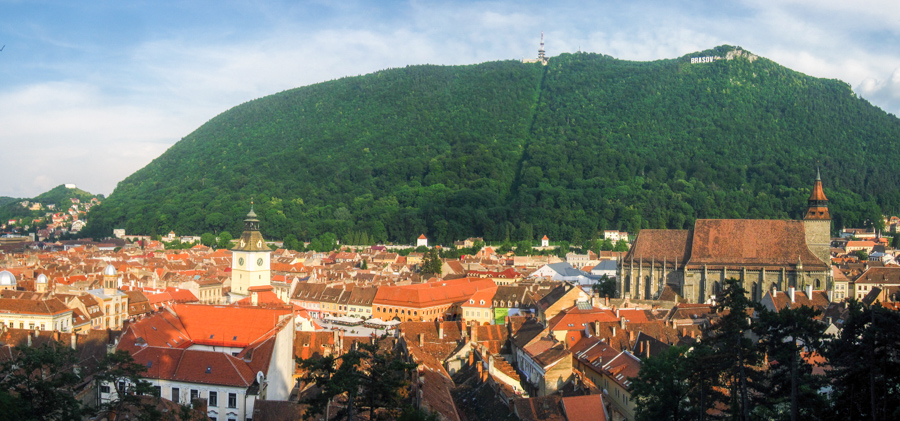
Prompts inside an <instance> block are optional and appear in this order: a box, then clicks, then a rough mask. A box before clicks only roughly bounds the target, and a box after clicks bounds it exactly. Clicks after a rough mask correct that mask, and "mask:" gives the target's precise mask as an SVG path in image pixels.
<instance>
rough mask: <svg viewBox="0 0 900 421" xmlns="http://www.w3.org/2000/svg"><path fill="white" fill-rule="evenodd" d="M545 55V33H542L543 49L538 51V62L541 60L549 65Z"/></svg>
mask: <svg viewBox="0 0 900 421" xmlns="http://www.w3.org/2000/svg"><path fill="white" fill-rule="evenodd" d="M544 53H545V51H544V31H541V49H540V50H538V60H540V61H541V62H542V63H544V64H547V56H546V55H545V54H544Z"/></svg>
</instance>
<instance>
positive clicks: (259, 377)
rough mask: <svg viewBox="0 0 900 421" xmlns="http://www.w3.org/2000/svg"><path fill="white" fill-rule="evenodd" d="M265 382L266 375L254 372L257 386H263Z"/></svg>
mask: <svg viewBox="0 0 900 421" xmlns="http://www.w3.org/2000/svg"><path fill="white" fill-rule="evenodd" d="M265 380H266V375H265V374H263V372H262V371H257V372H256V382H257V383H259V384H263V382H264V381H265Z"/></svg>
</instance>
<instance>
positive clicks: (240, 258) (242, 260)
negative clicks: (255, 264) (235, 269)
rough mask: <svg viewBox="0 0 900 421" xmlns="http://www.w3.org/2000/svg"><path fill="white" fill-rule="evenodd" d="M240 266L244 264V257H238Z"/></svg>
mask: <svg viewBox="0 0 900 421" xmlns="http://www.w3.org/2000/svg"><path fill="white" fill-rule="evenodd" d="M238 266H244V258H243V257H238Z"/></svg>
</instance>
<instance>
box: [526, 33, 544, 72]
mask: <svg viewBox="0 0 900 421" xmlns="http://www.w3.org/2000/svg"><path fill="white" fill-rule="evenodd" d="M522 63H541V64H543V65H544V66H546V65H547V52H546V51H544V32H543V31H541V48H540V49H539V50H538V56H537V58H526V59H523V60H522Z"/></svg>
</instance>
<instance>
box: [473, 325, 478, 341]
mask: <svg viewBox="0 0 900 421" xmlns="http://www.w3.org/2000/svg"><path fill="white" fill-rule="evenodd" d="M472 342H474V343H476V344H477V343H478V325H477V324H473V325H472Z"/></svg>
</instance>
